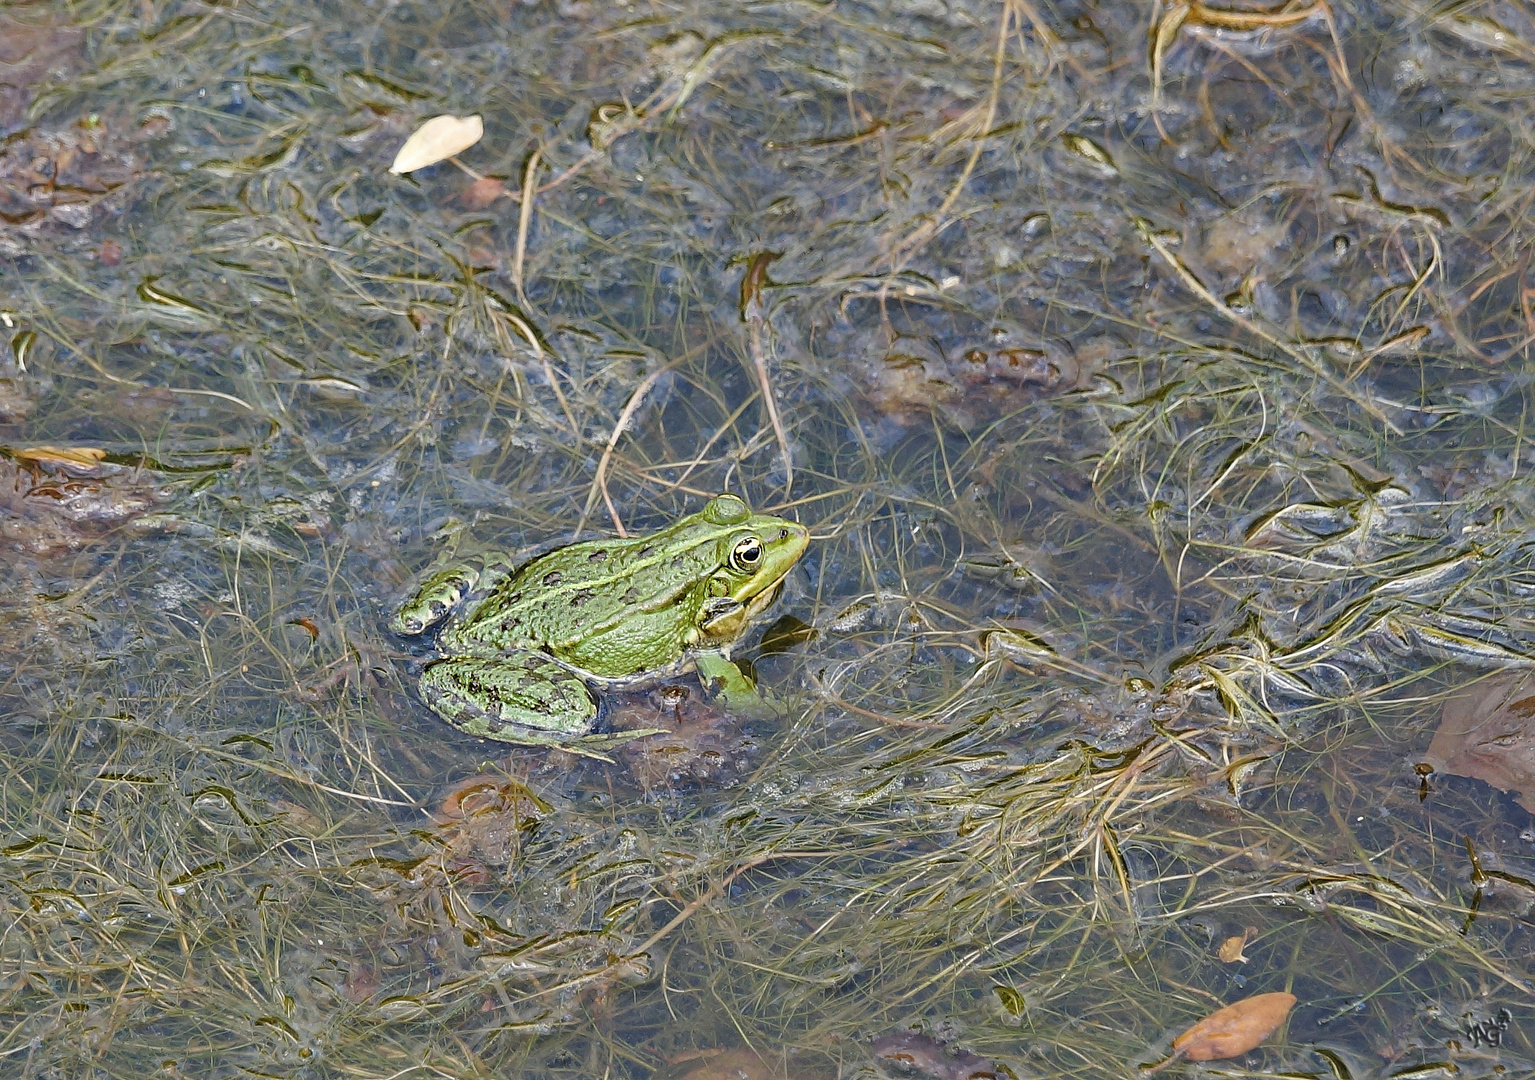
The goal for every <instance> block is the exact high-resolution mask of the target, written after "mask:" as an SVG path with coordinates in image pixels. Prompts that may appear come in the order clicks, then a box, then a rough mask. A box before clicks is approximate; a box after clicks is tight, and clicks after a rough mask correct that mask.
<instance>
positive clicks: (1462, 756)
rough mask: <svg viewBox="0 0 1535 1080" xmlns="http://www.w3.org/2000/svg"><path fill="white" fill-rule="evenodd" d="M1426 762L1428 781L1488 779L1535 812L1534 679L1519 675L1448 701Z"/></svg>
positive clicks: (1482, 683) (1484, 683) (1472, 688)
mask: <svg viewBox="0 0 1535 1080" xmlns="http://www.w3.org/2000/svg"><path fill="white" fill-rule="evenodd" d="M1424 760H1425V761H1426V763H1427V764H1428V765H1429V766H1430V769H1429V770H1428V772H1423V773H1419V775H1420V776H1423V777H1424V778H1425V779H1426V778H1427V776H1428V775H1429V773H1432V772H1446V773H1453V774H1454V775H1455V776H1469V777H1472V778H1473V779H1476V780H1485V781H1486V782H1487V783H1489V784H1491V785H1492V786H1493V787H1495V788H1497V789H1498V790H1499V791H1511V792H1513V793H1514V797H1515V798H1516V799H1518V801H1519V805H1520V806H1522V807H1524V808H1525V809H1526V810H1531V811H1535V681H1532V680H1531V679H1530V677H1529V675H1528V674H1523V673H1518V674H1512V675H1498V676H1494V677H1492V678H1490V679H1486V680H1482V681H1479V682H1476V683H1473V684H1472V685H1470V686H1468V687H1466V688H1464V689H1463V690H1462V691H1461V692H1460V693H1458V694H1457V695H1456V696H1455V697H1452V698H1450V699H1449V700H1448V701H1446V702H1445V703H1444V712H1443V713H1442V714H1441V715H1440V719H1439V730H1438V731H1436V732H1434V741H1433V742H1432V743H1430V744H1429V748H1428V753H1426V754H1425V755H1424Z"/></svg>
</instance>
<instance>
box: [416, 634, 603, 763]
mask: <svg viewBox="0 0 1535 1080" xmlns="http://www.w3.org/2000/svg"><path fill="white" fill-rule="evenodd" d="M421 700H422V701H424V702H425V703H426V704H427V706H428V707H429V708H431V709H432V711H433V712H435V713H437V715H439V716H441V717H442V718H443V719H444V720H446V721H447V722H448V723H450V724H452V725H453V726H454V727H456V728H458V729H459V730H460V731H463V732H465V733H467V734H470V735H476V736H479V737H480V738H482V739H498V740H500V741H502V742H510V743H522V744H525V745H526V744H549V743H557V742H561V741H565V740H570V739H576V738H579V737H581V736H582V735H584V734H586V732H587V731H588V730H589V729H590V727H591V725H592V721H593V720H595V719H596V717H597V700H596V698H595V697H593V696H592V692H591V690H589V689H588V688H587V686H586V684H585V683H584V682H582V681H581V680H580V679H579V678H577V677H576V676H575V675H573V674H571V672H570V671H569V670H568V669H566V668H564V667H562V666H561V665H560V664H558V663H556V662H555V661H554V660H552V659H550V658H549V657H548V656H545V655H544V654H543V653H538V652H531V651H530V652H519V653H513V654H511V655H509V656H502V657H496V658H494V659H489V658H482V657H472V656H459V657H450V658H448V659H446V660H438V661H437V662H435V663H433V664H431V665H429V666H428V667H427V668H426V670H425V671H424V672H422V674H421Z"/></svg>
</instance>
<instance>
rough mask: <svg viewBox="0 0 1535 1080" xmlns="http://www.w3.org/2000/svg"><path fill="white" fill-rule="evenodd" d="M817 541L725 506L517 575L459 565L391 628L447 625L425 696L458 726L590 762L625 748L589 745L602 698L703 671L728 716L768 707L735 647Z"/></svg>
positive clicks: (558, 555)
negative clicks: (586, 749)
mask: <svg viewBox="0 0 1535 1080" xmlns="http://www.w3.org/2000/svg"><path fill="white" fill-rule="evenodd" d="M809 541H810V534H809V533H808V532H807V531H806V529H805V527H804V526H803V525H800V524H799V523H798V522H794V521H789V520H787V519H785V518H780V517H774V516H773V515H771V514H756V513H753V512H752V510H751V508H750V507H749V506H747V505H746V503H745V502H744V501H743V500H741V499H740V498H738V497H737V496H735V495H729V494H726V495H717V496H715V497H714V498H713V499H710V500H709V502H708V504H707V505H706V506H705V507H704V508H703V510H701V511H700V512H698V513H696V514H691V515H689V516H687V517H684V518H682V519H680V520H678V521H677V522H675V523H674V524H672V525H670V526H669V527H667V528H665V529H662V530H661V531H660V532H656V533H652V534H651V535H649V536H638V537H628V538H623V539H611V540H587V541H583V542H581V543H578V544H569V545H567V546H565V547H561V548H555V549H554V550H553V551H549V552H545V553H544V554H542V555H539V556H537V557H535V558H532V559H530V560H528V561H527V562H524V563H521V564H520V565H517V564H514V563H513V562H512V561H511V560H509V559H507V558H505V557H504V556H491V557H489V558H485V559H482V560H480V561H478V562H472V563H464V564H459V565H456V566H451V567H449V568H448V569H446V570H443V571H441V572H439V573H436V574H434V575H432V576H431V577H430V578H428V579H427V580H426V581H425V582H423V583H422V585H421V587H420V588H418V589H417V590H416V592H415V594H414V595H412V596H411V598H410V599H409V600H407V601H406V602H405V603H404V604H403V605H402V606H401V607H400V609H399V611H397V612H396V613H395V616H394V619H393V621H392V627H393V629H394V630H395V631H396V632H397V633H401V634H407V635H416V634H422V633H425V632H426V631H428V630H430V629H431V628H432V627H434V626H436V625H438V624H440V623H443V622H444V621H445V620H446V625H445V626H443V629H442V631H441V633H439V634H438V636H437V650H438V652H439V653H440V654H442V655H441V659H438V660H434V661H432V662H431V663H429V664H428V665H427V667H426V669H425V670H424V671H423V672H422V674H421V684H420V688H421V698H422V700H423V701H425V702H426V704H427V705H428V706H429V707H430V708H431V709H432V710H433V711H434V712H436V713H437V715H439V716H441V717H442V718H443V719H444V720H446V721H447V722H448V723H449V724H452V725H453V726H454V727H456V728H458V729H459V730H460V731H464V732H467V733H468V734H470V735H477V736H480V737H481V738H486V739H499V740H501V741H502V742H509V743H520V744H523V745H531V746H562V747H565V748H567V749H576V750H580V749H581V747H582V746H591V745H594V744H601V743H603V742H611V741H613V740H614V739H615V738H620V737H626V736H623V735H620V736H612V735H593V734H590V732H591V728H592V724H593V722H594V721H595V720H596V718H597V711H598V698H597V696H596V693H595V691H596V690H600V689H612V688H624V689H626V688H637V687H640V686H643V685H645V684H647V683H653V682H655V681H657V680H660V679H665V678H668V677H670V676H673V675H678V674H682V673H684V672H688V671H693V670H696V671H697V672H698V673H699V675H700V677H701V678H702V680H703V682H704V683H705V685H707V686H710V687H711V688H712V689H714V691H715V692H716V694H718V695H719V696H721V697H722V698H723V699H724V700H725V703H726V704H727V705H729V706H731V707H733V708H750V707H752V706H753V705H756V704H760V703H761V700H762V699H761V697H760V696H759V695H758V694H757V690H756V687H755V686H754V685H753V684H752V682H751V680H750V679H748V678H747V677H746V675H745V674H744V673H742V671H741V670H740V669H739V668H737V667H736V666H735V665H734V664H732V663H731V662H730V659H729V655H730V648H731V646H732V645H733V644H735V642H736V641H737V640H739V639H740V638H741V636H742V635H744V634H745V633H746V631H747V628H748V627H749V626H750V624H751V622H752V620H753V619H754V618H755V617H756V616H757V615H758V614H760V613H761V612H762V611H763V610H765V609H766V608H767V607H768V606H769V605H770V604H771V603H772V602H773V600H774V599H775V598H776V597H777V595H778V591H779V590H778V586H779V585H780V584H781V583H782V582H783V579H784V576H785V575H786V574H788V572H789V570H790V569H791V568H792V567H793V566H794V564H795V563H796V562H797V561H798V560H799V557H800V556H801V555H803V554H804V553H805V548H806V546H807V545H808V543H809ZM466 600H467V601H468V602H467V603H465V601H466ZM594 756H600V755H594Z"/></svg>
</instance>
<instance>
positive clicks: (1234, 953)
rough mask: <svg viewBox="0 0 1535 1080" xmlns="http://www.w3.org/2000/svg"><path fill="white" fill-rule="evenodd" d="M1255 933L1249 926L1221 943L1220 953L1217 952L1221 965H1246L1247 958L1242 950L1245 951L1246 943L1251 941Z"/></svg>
mask: <svg viewBox="0 0 1535 1080" xmlns="http://www.w3.org/2000/svg"><path fill="white" fill-rule="evenodd" d="M1255 933H1256V931H1255V930H1254V929H1253V928H1252V927H1250V926H1249V927H1248V928H1247V929H1246V930H1245V931H1243V932H1242V933H1240V934H1236V935H1233V936H1232V937H1229V938H1227V939H1226V940H1225V941H1223V942H1221V947H1220V951H1219V956H1220V958H1221V963H1223V964H1245V963H1247V956H1246V954H1245V951H1244V950H1246V948H1247V943H1248V942H1249V941H1251V940H1252V939H1253V935H1254V934H1255Z"/></svg>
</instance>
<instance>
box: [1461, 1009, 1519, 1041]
mask: <svg viewBox="0 0 1535 1080" xmlns="http://www.w3.org/2000/svg"><path fill="white" fill-rule="evenodd" d="M1513 1022H1514V1014H1513V1013H1511V1012H1509V1011H1508V1010H1507V1009H1499V1010H1498V1012H1497V1015H1495V1016H1493V1017H1492V1018H1491V1019H1490V1020H1478V1019H1477V1018H1476V1017H1474V1016H1472V1015H1471V1014H1470V1013H1467V1014H1466V1016H1465V1025H1466V1038H1468V1039H1470V1040H1471V1045H1472V1046H1481V1045H1482V1044H1483V1043H1486V1044H1487V1045H1488V1046H1502V1045H1503V1033H1504V1032H1505V1031H1507V1030H1508V1027H1509V1025H1510V1024H1512V1023H1513Z"/></svg>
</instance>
